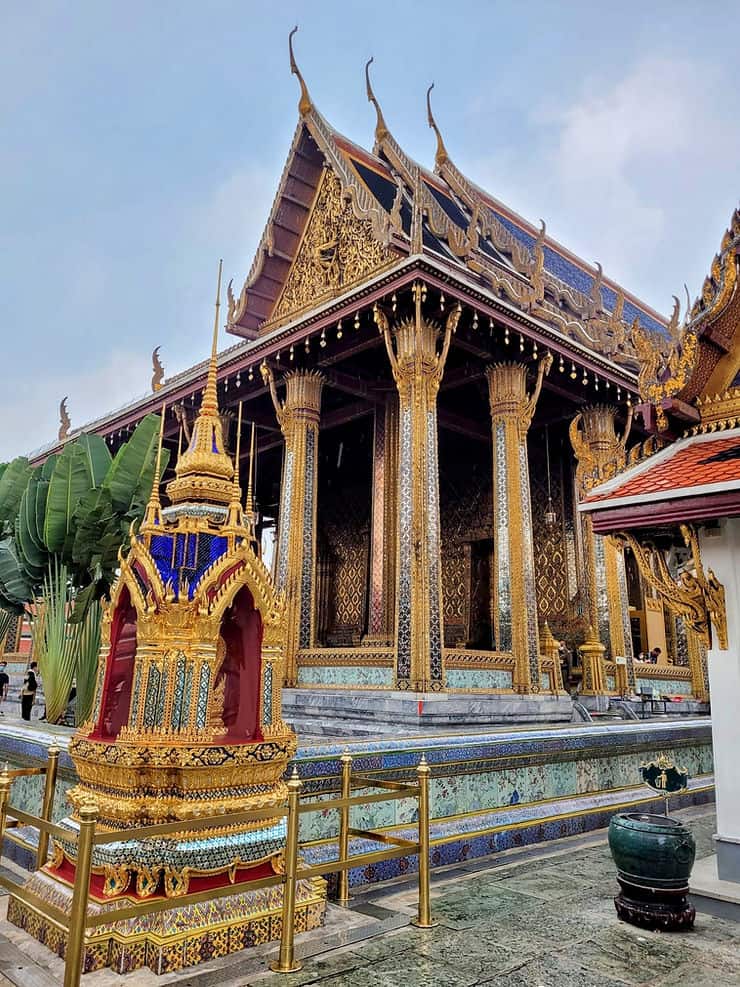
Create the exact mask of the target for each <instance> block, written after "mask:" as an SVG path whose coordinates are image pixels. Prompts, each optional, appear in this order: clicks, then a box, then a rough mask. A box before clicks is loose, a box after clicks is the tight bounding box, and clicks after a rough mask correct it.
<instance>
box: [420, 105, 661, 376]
mask: <svg viewBox="0 0 740 987" xmlns="http://www.w3.org/2000/svg"><path fill="white" fill-rule="evenodd" d="M432 88H433V87H431V86H430V88H429V90H428V92H427V116H428V122H429V126H430V127H431V128H432V130H433V131H434V133H435V135H436V138H437V152H436V155H435V167H434V171H435V174H436V175H439V177H440V178H442V179H443V180H444V182H445V183H446V185H447V186H448V187H449V188H450V189H451V190H452V192H453V194H454V195H455V196H456V197H457V199H458V200H459V201H460V202H461V203H462V204H463V205H464V206H465V208H466V210H467V211H468V213H469V215H470V226H469V228H468V230H467V232H466V235H465V238H464V241H463V243H464V246H465V248H466V249H467V253H465V254H464V255H463V259H464V260H465V261H466V263H467V266H468V267H469V268H470V269H471V270H473V271H474V272H476V273H478V274H479V275H480V276H481V278H482V279H483V280H484V281H487V282H488V284H489V286H490V287H491V288H492V289H493V290H494V291H495V292H496V293H497V294H499V295H500V296H501V297H504V298H506V299H508V300H509V301H510V302H512V303H513V304H515V305H517V306H518V307H519V308H521V309H522V310H524V311H526V312H528V313H529V314H531V315H533V316H536V317H537V318H539V319H541V320H542V321H544V322H547V323H548V324H550V325H552V326H554V327H555V328H556V329H557V330H559V331H560V332H561V333H563V335H565V336H568V337H569V338H571V339H574V340H576V341H577V342H579V343H582V344H584V345H586V346H587V347H589V348H590V349H592V350H595V351H596V352H597V353H599V354H601V355H603V356H606V357H608V358H609V359H611V360H613V361H614V362H615V363H619V364H621V365H623V366H626V367H628V368H629V369H630V370H634V369H636V368H637V366H638V363H639V359H638V354H637V352H636V349H635V347H634V346H633V344H632V341H631V338H630V328H631V327H630V326H629V324H628V323H626V322H625V321H624V319H623V315H622V312H623V307H624V293H623V292H622V291H621V289H620V290H618V291H617V298H616V302H615V305H614V308H613V311H612V312H607V311H606V310H605V309H604V305H603V298H602V292H601V287H602V277H603V276H602V269H601V265H599V264H597V265H596V276H595V278H594V281H593V284H592V288H591V291H590V293H589V295H588V296H587V295H584V294H583V293H582V292H580V291H577V290H576V289H574V288H572V287H570V286H569V285H566V284H565V283H564V282H563V281H561V280H560V279H559V278H557V277H555V276H554V275H553V274H552V273H551V272H550V271H548V270H547V269H546V266H545V248H546V246H547V245H548V241H547V236H546V227H545V223H544V221H540V222H541V225H540V230H539V233H538V235H537V237H536V239H535V241H534V243H533V245H532V248H531V249H529V248H527V247H526V246H525V245H524V244H523V243H521V242H520V241H519V240H518V239H517V238H516V237H515V236H514V235H513V234H512V233H511V232H510V231H509V230H508V229H507V228H506V227H505V226H504V224H503V223H502V222H501V220H500V219H499V217H498V216H497V215H496V213H495V211H494V209H493V207H492V203H491V201H490V200H489V199H488V196H487V195H486V193H485V192H484V191H483V190H482V189H481V188H479V187H478V186H477V185H476V184H475V183H474V182H472V181H470V179H468V178H467V177H466V176H465V175H464V174H463V173H462V172H461V171H460V170H459V169H458V168H457V167H456V165H455V164H454V162H453V161H452V159H451V158H450V155H449V153H448V151H447V148H446V147H445V144H444V140H443V139H442V135H441V133H440V130H439V127H438V126H437V123H436V121H435V119H434V116H433V114H432V108H431V101H430V93H431V90H432ZM439 213H442V216H441V218H440V217H439ZM429 218H430V228H431V229H432V230H433V232H435V235H437V236H438V237H442V236H447V237H448V244H449V245H450V249H451V250H452V251H453V253H455V246H456V245H457V244H456V243H455V242H453V243H450V241H449V233H448V231H447V227H448V226H450V225H452V226H454V224H452V223H451V221H450V220H449V219H447V217H446V214H444V212H443V211H442V210H441V209H439V206H437V209H436V210H434V211H432V212H431V213H430V217H429ZM459 235H460V230H459V228H458V227H455V233H454V234H453V241H454V240H455V238H457V239H458V241H459ZM482 241H486V242H487V243H488V244H489V245H490V247H492V248H493V249H494V250H495V251H496V252H498V253H499V254H500V255H502V258H503V260H504V261H505V265H506V266H505V265H504V264H496V263H495V262H494V261H493V259H492V258H491V256H490V251H488V252H487V251H485V250H484V249H483V248H482V246H481V242H482ZM507 267H508V270H507ZM668 331H669V332H670V331H671V330H670V327H669V330H668ZM646 335H647V336H649V337H651V338H653V340H654V345H655V346H660V345H662V344H663V341H662V340H660V339H659V337H655V334H654V333H649V332H648V333H646Z"/></svg>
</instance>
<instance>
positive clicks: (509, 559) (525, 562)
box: [486, 353, 552, 692]
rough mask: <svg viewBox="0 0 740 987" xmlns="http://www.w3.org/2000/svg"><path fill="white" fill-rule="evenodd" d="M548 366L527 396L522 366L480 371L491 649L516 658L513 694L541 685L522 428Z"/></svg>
mask: <svg viewBox="0 0 740 987" xmlns="http://www.w3.org/2000/svg"><path fill="white" fill-rule="evenodd" d="M551 366H552V355H551V354H549V353H548V354H547V356H545V357H543V359H542V360H540V363H539V367H538V370H537V383H536V385H535V388H534V391H533V392H532V394H531V395H530V394H528V393H527V369H528V368H527V366H526V365H525V364H523V363H496V364H493V365H492V366H490V367H487V369H486V377H487V378H488V400H489V405H490V412H491V428H492V432H493V562H494V590H495V592H494V596H495V607H494V627H495V636H496V648H497V650H498V651H510V652H512V653H513V655H514V658H515V659H516V662H515V665H514V679H513V683H512V684H513V688H514V690H515V691H516V692H539V691H540V684H541V683H540V645H539V632H538V627H537V588H536V585H535V578H534V548H533V538H532V502H531V495H530V489H529V457H528V455H527V432H528V431H529V426H530V424H531V421H532V416H533V415H534V410H535V407H536V406H537V399H538V398H539V396H540V391H541V389H542V379H543V377H544V376H545V374H546V373H548V372H549V370H550V367H551Z"/></svg>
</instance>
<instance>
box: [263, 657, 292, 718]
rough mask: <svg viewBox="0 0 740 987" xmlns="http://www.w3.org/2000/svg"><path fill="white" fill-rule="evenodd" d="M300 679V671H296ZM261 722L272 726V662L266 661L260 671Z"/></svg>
mask: <svg viewBox="0 0 740 987" xmlns="http://www.w3.org/2000/svg"><path fill="white" fill-rule="evenodd" d="M298 678H299V681H300V672H299V673H298ZM262 683H263V684H262V722H263V723H264V724H265V726H268V727H269V726H272V663H271V662H269V661H267V662H265V665H264V671H263V673H262Z"/></svg>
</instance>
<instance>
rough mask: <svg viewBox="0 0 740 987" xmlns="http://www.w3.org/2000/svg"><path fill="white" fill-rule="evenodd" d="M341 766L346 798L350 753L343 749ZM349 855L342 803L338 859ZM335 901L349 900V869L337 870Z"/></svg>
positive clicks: (346, 810)
mask: <svg viewBox="0 0 740 987" xmlns="http://www.w3.org/2000/svg"><path fill="white" fill-rule="evenodd" d="M339 763H340V764H341V766H342V798H343V799H348V798H349V797H350V795H351V794H352V755H351V754H350V752H349V751H345V752H344V754H342V756H341V757H340V758H339ZM348 857H349V806H348V805H344V806H342V808H341V809H340V810H339V861H340V863H344V862H345V861H346V860H347V858H348ZM337 901H338V903H339V904H340V905H346V904H347V902H348V901H349V871H348V870H340V872H339V891H338V894H337Z"/></svg>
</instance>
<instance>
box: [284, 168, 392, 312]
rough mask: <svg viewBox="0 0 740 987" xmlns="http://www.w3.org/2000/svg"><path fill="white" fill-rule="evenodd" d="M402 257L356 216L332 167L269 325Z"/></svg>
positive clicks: (320, 184) (323, 178)
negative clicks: (378, 238) (343, 194)
mask: <svg viewBox="0 0 740 987" xmlns="http://www.w3.org/2000/svg"><path fill="white" fill-rule="evenodd" d="M396 258H397V255H396V254H395V253H394V252H393V251H392V250H390V249H389V248H388V247H385V246H384V245H383V244H382V243H380V242H379V241H378V240H377V239H376V238H375V237H374V236H373V232H372V227H371V224H370V223H369V222H368V221H367V220H362V219H357V217H356V216H355V214H354V212H353V210H352V203H351V202H350V200H349V199H347V198H344V197H343V196H342V186H341V183H340V181H339V179H338V178H337V176H336V175H335V174H334V172H333V171H331V170H329V169H328V168H327V169H326V170H325V171H324V174H323V176H322V178H321V181H320V183H319V187H318V190H317V192H316V198H315V199H314V203H313V208H312V210H311V214H310V216H309V217H308V221H307V223H306V229H305V231H304V234H303V239H302V240H301V244H300V246H299V248H298V253H297V255H296V258H295V261H294V262H293V266H292V267H291V269H290V271H289V273H288V277H287V279H286V281H285V285H284V286H283V290H282V292H281V294H280V296H279V298H278V300H277V302H276V303H275V308H274V309H273V311H272V314H271V316H270V319H269V324H270V325H274V324H275V322H278V321H284V320H285V319H287V318H288V317H289V316H292V315H296V314H297V313H298V312H300V311H302V310H304V309H307V308H312V307H313V306H315V305H317V304H319V303H320V302H321V301H323V300H324V299H326V298H331V297H333V296H334V295H336V294H338V293H339V292H340V291H343V290H345V289H346V288H348V287H349V286H350V285H353V284H356V283H357V282H358V281H361V280H362V279H363V278H367V277H369V276H370V275H372V274H374V273H375V272H376V271H378V270H381V269H382V268H384V267H387V266H388V265H389V264H392V263H393V261H394V260H396Z"/></svg>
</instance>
